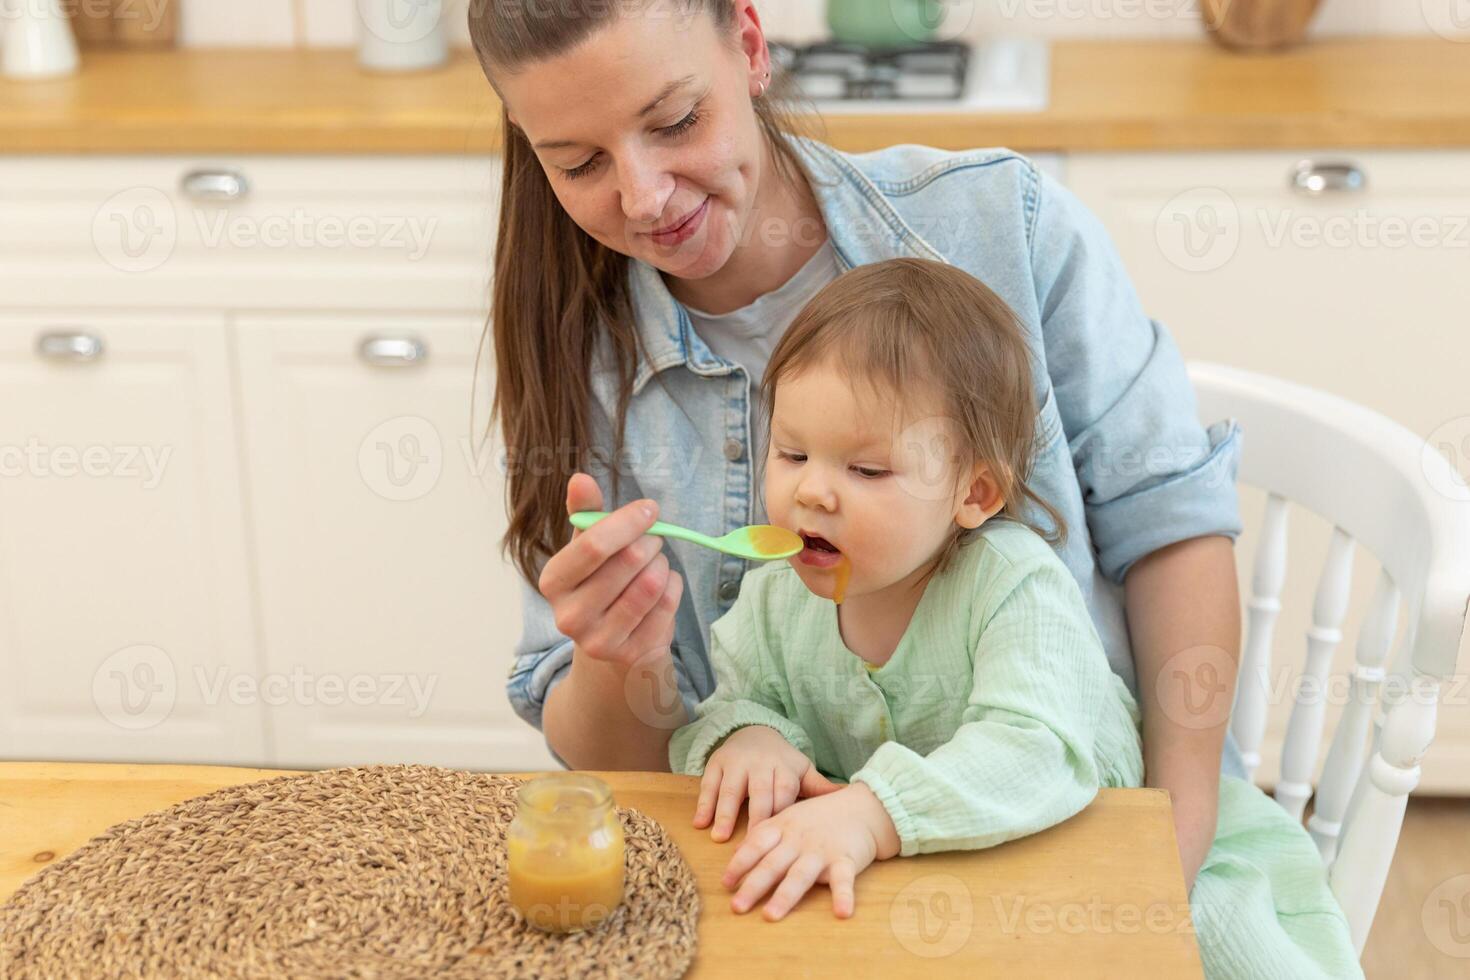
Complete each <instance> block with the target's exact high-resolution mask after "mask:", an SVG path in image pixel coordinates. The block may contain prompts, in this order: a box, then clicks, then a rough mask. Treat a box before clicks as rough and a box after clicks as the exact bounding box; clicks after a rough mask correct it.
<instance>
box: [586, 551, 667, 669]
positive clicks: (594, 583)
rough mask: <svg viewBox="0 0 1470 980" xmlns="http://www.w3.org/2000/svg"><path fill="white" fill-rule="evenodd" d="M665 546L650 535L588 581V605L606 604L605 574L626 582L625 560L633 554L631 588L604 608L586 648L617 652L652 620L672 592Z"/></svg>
mask: <svg viewBox="0 0 1470 980" xmlns="http://www.w3.org/2000/svg"><path fill="white" fill-rule="evenodd" d="M644 541H651V542H653V544H652V546H651V547H650V546H648V545H645V544H644ZM662 546H663V539H662V538H659V537H654V536H651V535H647V536H645V537H644V539H643V540H642V541H639V542H637V543H636V544H634V545H632V546H630V547H628V548H625V549H624V550H623V551H622V552H621V553H620V554H618V555H615V556H614V557H613V559H612V561H610V562H608V563H607V564H606V565H604V566H602V568H601V569H600V570H598V571H597V572H596V573H595V574H594V575H593V576H592V578H591V579H589V580H588V583H587V590H588V593H589V600H588V601H589V604H590V605H593V606H595V605H597V604H598V603H600V602H602V601H603V597H604V596H605V595H606V594H607V592H608V591H610V589H606V588H604V586H603V585H602V581H603V576H604V573H606V574H607V575H608V576H609V581H614V580H616V579H620V578H622V576H623V575H624V574H626V573H625V571H624V569H623V567H622V566H623V562H624V556H625V555H628V554H630V553H631V554H632V557H630V558H628V559H627V561H628V563H629V564H628V565H627V567H628V568H631V569H632V574H631V576H629V578H628V583H627V585H625V586H624V587H623V590H622V591H621V592H620V593H618V594H616V595H614V596H613V598H612V599H611V601H610V602H608V604H607V605H606V606H603V611H602V613H601V614H600V615H599V616H597V617H596V618H595V619H594V620H593V622H592V624H591V627H590V628H589V629H588V630H587V631H586V632H585V633H584V635H583V637H582V642H583V645H584V646H588V647H591V648H593V649H596V650H603V651H612V650H616V649H618V648H619V647H621V646H622V645H623V644H624V643H625V642H626V641H627V639H628V637H629V636H631V635H632V633H633V631H634V630H636V629H637V628H638V627H639V626H641V625H642V624H643V623H644V622H645V621H646V620H647V619H648V616H649V614H650V613H652V612H653V610H654V608H655V607H656V606H657V605H658V601H659V599H661V598H662V597H663V594H664V591H665V590H666V589H667V588H668V582H669V575H670V574H671V570H670V568H669V557H668V555H666V554H664V553H663V551H662V550H661V548H662ZM637 562H643V564H642V565H641V566H637V567H634V566H635V565H636V564H637ZM613 588H616V585H613ZM594 596H595V598H593V597H594Z"/></svg>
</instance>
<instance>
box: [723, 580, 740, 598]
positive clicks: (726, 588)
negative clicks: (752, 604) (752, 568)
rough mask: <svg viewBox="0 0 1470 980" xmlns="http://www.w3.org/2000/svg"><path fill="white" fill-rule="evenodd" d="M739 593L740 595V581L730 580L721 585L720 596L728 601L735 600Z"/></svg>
mask: <svg viewBox="0 0 1470 980" xmlns="http://www.w3.org/2000/svg"><path fill="white" fill-rule="evenodd" d="M738 595H740V583H739V582H736V581H729V582H726V583H725V584H724V585H722V586H720V598H721V599H724V600H725V601H726V602H732V601H734V599H735V597H736V596H738Z"/></svg>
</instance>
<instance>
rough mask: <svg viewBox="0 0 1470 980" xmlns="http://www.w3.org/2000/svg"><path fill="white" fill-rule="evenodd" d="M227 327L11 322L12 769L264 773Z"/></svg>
mask: <svg viewBox="0 0 1470 980" xmlns="http://www.w3.org/2000/svg"><path fill="white" fill-rule="evenodd" d="M235 433H236V418H235V412H234V402H233V399H232V397H231V384H230V365H229V354H228V349H227V343H226V338H225V326H224V319H223V317H221V316H220V315H218V314H215V315H208V314H188V315H186V314H167V313H148V314H143V313H138V314H99V313H95V312H89V311H81V310H73V311H62V310H58V311H56V312H53V313H48V314H34V313H32V314H28V313H13V312H4V311H0V671H3V674H4V678H5V682H4V683H3V684H0V757H3V758H8V759H47V760H99V761H131V760H156V759H171V760H175V761H180V762H201V763H203V762H236V761H243V760H256V761H264V760H265V759H266V747H265V737H264V727H263V725H262V715H261V712H260V708H259V705H257V704H254V703H251V702H249V701H247V700H241V699H236V698H232V697H231V696H230V692H229V691H228V689H226V688H221V687H220V686H219V685H218V683H217V681H218V679H219V678H220V677H221V676H222V675H224V674H232V673H245V674H251V673H256V672H258V670H259V667H260V659H259V656H260V654H259V647H258V645H257V643H256V640H257V637H256V632H255V624H254V620H253V617H252V614H251V596H250V588H249V581H250V577H249V572H248V566H247V561H246V555H247V551H246V530H245V518H244V511H243V508H242V502H241V495H240V473H239V468H238V460H237V454H236V443H235Z"/></svg>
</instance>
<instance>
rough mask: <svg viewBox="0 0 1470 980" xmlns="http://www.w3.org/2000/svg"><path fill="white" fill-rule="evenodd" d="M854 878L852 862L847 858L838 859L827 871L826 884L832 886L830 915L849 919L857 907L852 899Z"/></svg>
mask: <svg viewBox="0 0 1470 980" xmlns="http://www.w3.org/2000/svg"><path fill="white" fill-rule="evenodd" d="M856 877H857V875H856V874H854V873H853V870H852V862H851V861H849V860H848V859H847V858H838V859H837V860H836V861H833V862H832V866H831V867H830V868H828V869H827V882H828V884H830V885H831V886H832V914H833V915H835V916H837V918H839V919H846V918H850V917H851V916H852V913H853V909H854V908H855V907H856V905H857V901H856V899H854V898H853V879H854V878H856Z"/></svg>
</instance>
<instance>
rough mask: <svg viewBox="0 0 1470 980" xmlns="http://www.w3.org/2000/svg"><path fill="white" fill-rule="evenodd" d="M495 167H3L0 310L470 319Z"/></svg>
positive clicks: (452, 162) (324, 160) (389, 160)
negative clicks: (462, 313) (450, 313)
mask: <svg viewBox="0 0 1470 980" xmlns="http://www.w3.org/2000/svg"><path fill="white" fill-rule="evenodd" d="M499 193H500V167H499V158H498V157H494V156H488V155H478V154H477V155H463V156H456V155H451V154H445V155H442V156H437V155H436V156H414V155H404V156H356V155H344V156H327V155H300V156H275V155H265V156H262V155H252V154H244V155H240V156H182V155H179V156H172V155H170V156H102V157H84V156H34V157H32V156H23V157H10V158H6V157H0V305H4V306H10V307H20V306H23V307H31V308H41V309H46V308H56V307H63V306H75V305H82V306H96V307H101V308H106V309H120V308H121V309H134V308H139V307H150V308H157V307H181V306H184V307H190V308H196V309H210V310H215V311H222V310H227V309H290V310H301V309H333V310H338V309H344V308H347V309H360V310H376V309H415V310H420V309H422V310H473V309H479V308H481V307H482V306H483V305H484V303H485V299H486V295H487V288H488V283H489V274H490V266H489V262H488V256H489V255H490V250H491V247H492V245H493V243H494V239H495V222H496V217H497V212H498V201H499Z"/></svg>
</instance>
